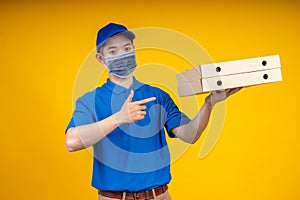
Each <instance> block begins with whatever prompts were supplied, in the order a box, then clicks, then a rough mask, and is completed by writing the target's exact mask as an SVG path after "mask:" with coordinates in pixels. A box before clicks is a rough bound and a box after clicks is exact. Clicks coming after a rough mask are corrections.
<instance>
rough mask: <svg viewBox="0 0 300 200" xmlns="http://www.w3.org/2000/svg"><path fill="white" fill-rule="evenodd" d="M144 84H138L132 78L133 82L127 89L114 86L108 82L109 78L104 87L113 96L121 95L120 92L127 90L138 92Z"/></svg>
mask: <svg viewBox="0 0 300 200" xmlns="http://www.w3.org/2000/svg"><path fill="white" fill-rule="evenodd" d="M143 85H144V84H143V83H141V82H139V81H138V80H136V78H135V77H133V82H132V84H131V86H130V87H129V88H128V89H127V88H125V87H123V86H121V85H118V84H115V83H113V82H112V81H111V80H109V78H108V79H107V80H106V84H105V86H106V87H107V88H108V89H109V90H111V91H112V92H113V93H114V94H121V93H122V92H125V91H127V90H129V91H130V90H133V91H136V90H138V89H139V88H140V87H141V86H143Z"/></svg>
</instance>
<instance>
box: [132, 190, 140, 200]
mask: <svg viewBox="0 0 300 200" xmlns="http://www.w3.org/2000/svg"><path fill="white" fill-rule="evenodd" d="M133 199H134V200H138V199H139V197H138V195H137V192H134V193H133Z"/></svg>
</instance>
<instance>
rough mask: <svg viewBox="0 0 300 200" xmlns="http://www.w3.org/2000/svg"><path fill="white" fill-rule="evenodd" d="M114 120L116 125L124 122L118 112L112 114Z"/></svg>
mask: <svg viewBox="0 0 300 200" xmlns="http://www.w3.org/2000/svg"><path fill="white" fill-rule="evenodd" d="M112 117H113V119H114V122H115V124H116V125H117V126H120V125H122V124H124V122H123V120H122V118H121V117H120V112H116V113H114V114H113V115H112Z"/></svg>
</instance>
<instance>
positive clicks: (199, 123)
mask: <svg viewBox="0 0 300 200" xmlns="http://www.w3.org/2000/svg"><path fill="white" fill-rule="evenodd" d="M212 108H213V106H212V105H211V104H210V103H209V102H208V101H205V103H204V104H203V106H202V107H201V109H200V111H199V112H198V113H197V115H196V116H195V118H194V119H193V120H191V121H190V122H189V123H187V124H185V125H184V126H182V127H180V129H178V133H177V134H176V136H177V137H179V138H180V139H182V140H183V141H185V142H188V143H195V142H196V141H197V140H198V139H199V138H200V136H201V134H202V132H203V131H204V129H205V128H206V126H207V124H208V122H209V118H210V114H211V111H212Z"/></svg>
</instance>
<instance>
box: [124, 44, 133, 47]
mask: <svg viewBox="0 0 300 200" xmlns="http://www.w3.org/2000/svg"><path fill="white" fill-rule="evenodd" d="M130 45H131V43H127V44H124V45H123V47H126V46H130Z"/></svg>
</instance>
